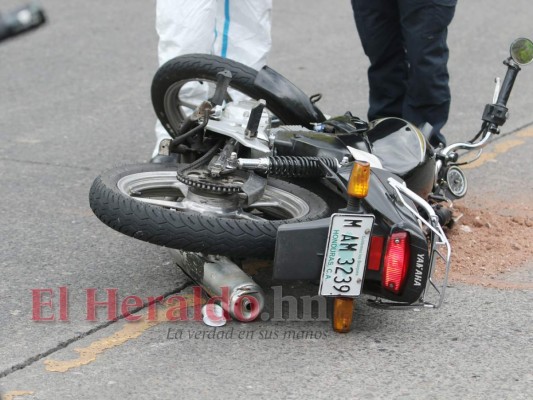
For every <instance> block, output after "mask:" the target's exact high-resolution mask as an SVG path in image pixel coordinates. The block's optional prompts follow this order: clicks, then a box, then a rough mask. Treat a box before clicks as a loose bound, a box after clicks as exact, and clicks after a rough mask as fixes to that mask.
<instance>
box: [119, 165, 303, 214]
mask: <svg viewBox="0 0 533 400" xmlns="http://www.w3.org/2000/svg"><path fill="white" fill-rule="evenodd" d="M117 188H118V189H119V190H120V191H121V192H122V193H123V194H124V195H126V196H129V197H131V198H133V199H135V200H138V201H141V202H145V203H148V204H152V205H154V206H158V207H163V208H167V209H169V210H174V211H178V212H195V213H202V214H207V215H212V216H216V217H222V218H232V219H248V220H263V221H265V220H269V221H275V220H287V219H293V218H302V217H304V216H305V215H307V214H308V213H309V206H308V204H307V202H306V201H305V200H303V199H301V198H300V197H299V196H297V195H295V194H293V193H291V192H288V191H286V190H283V189H280V188H277V187H274V186H270V185H269V186H267V187H266V188H265V192H264V194H263V196H262V197H261V198H260V199H259V200H258V201H256V202H255V203H253V204H251V205H244V206H242V204H241V201H240V197H239V194H238V193H234V194H224V195H220V194H213V193H209V192H203V191H198V190H194V189H191V188H189V187H188V186H187V185H185V184H184V183H181V182H179V181H178V180H177V178H176V171H154V172H141V173H136V174H131V175H127V176H125V177H123V178H121V179H120V180H119V181H118V183H117Z"/></svg>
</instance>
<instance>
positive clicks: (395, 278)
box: [381, 232, 409, 294]
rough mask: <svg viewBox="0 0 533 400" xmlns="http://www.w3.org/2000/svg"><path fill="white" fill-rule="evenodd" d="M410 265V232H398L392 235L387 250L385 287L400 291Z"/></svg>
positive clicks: (384, 262) (383, 280)
mask: <svg viewBox="0 0 533 400" xmlns="http://www.w3.org/2000/svg"><path fill="white" fill-rule="evenodd" d="M408 267H409V234H408V233H407V232H396V233H393V234H392V235H391V237H390V238H389V241H388V243H387V250H386V251H385V260H384V261H383V274H382V276H381V279H382V284H383V287H385V288H386V289H387V290H390V291H391V292H393V293H396V294H398V293H400V290H401V289H402V287H403V284H404V282H405V277H406V276H407V268H408Z"/></svg>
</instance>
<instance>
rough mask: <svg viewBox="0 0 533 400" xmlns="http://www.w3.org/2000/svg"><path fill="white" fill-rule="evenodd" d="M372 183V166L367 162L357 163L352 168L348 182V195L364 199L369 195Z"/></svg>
mask: <svg viewBox="0 0 533 400" xmlns="http://www.w3.org/2000/svg"><path fill="white" fill-rule="evenodd" d="M369 182H370V164H369V163H368V162H366V161H356V162H354V164H353V167H352V173H351V175H350V180H349V181H348V194H349V195H350V196H352V197H356V198H358V199H363V198H365V197H366V195H367V194H368V186H369Z"/></svg>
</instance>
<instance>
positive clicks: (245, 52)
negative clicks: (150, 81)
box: [153, 0, 272, 156]
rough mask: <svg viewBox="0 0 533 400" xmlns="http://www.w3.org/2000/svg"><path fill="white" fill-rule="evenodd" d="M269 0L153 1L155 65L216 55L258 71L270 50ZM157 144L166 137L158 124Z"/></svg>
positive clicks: (270, 0) (155, 150)
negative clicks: (195, 55) (192, 56)
mask: <svg viewBox="0 0 533 400" xmlns="http://www.w3.org/2000/svg"><path fill="white" fill-rule="evenodd" d="M271 10H272V0H157V7H156V30H157V33H158V35H159V46H158V54H159V65H163V64H164V63H165V62H167V61H168V60H170V59H172V58H174V57H177V56H180V55H183V54H189V53H206V54H216V55H219V56H222V57H225V58H230V59H233V60H235V61H238V62H241V63H243V64H245V65H248V66H249V67H252V68H254V69H257V70H259V69H261V68H262V67H263V66H264V65H265V64H266V58H267V55H268V53H269V51H270V47H271V43H272V42H271V37H270V28H271ZM156 137H157V144H156V147H155V149H154V153H153V156H155V155H157V153H158V151H159V142H160V141H161V140H163V139H168V138H170V136H169V135H168V133H167V131H166V130H165V128H163V126H162V125H161V123H160V122H159V121H157V124H156Z"/></svg>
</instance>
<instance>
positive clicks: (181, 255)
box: [170, 249, 265, 322]
mask: <svg viewBox="0 0 533 400" xmlns="http://www.w3.org/2000/svg"><path fill="white" fill-rule="evenodd" d="M170 254H171V255H172V258H173V259H174V261H175V262H176V264H177V265H178V266H179V267H180V268H181V269H182V270H183V272H185V273H186V274H187V275H188V276H189V277H191V279H192V280H193V281H195V282H196V283H197V284H199V285H200V286H201V287H202V288H203V289H204V290H205V291H206V292H207V293H208V294H209V295H210V296H223V294H224V292H223V289H224V288H227V289H226V290H228V292H227V293H229V299H228V301H227V302H226V301H223V302H222V304H221V305H222V307H223V308H224V310H226V311H227V312H228V313H229V314H230V315H231V316H232V317H233V318H235V319H237V320H239V321H243V322H250V321H253V320H254V319H256V318H257V317H258V316H259V314H260V313H261V311H262V310H263V307H264V305H265V295H264V293H263V290H262V289H261V287H260V286H259V285H258V284H257V283H255V282H254V281H253V279H252V278H251V277H250V276H249V275H247V274H246V273H245V272H244V271H243V270H242V269H240V268H239V267H238V266H237V265H236V264H235V263H233V262H232V261H231V260H230V259H229V258H227V257H223V256H215V255H210V254H205V255H204V254H201V253H191V252H188V251H182V250H175V249H170Z"/></svg>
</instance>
